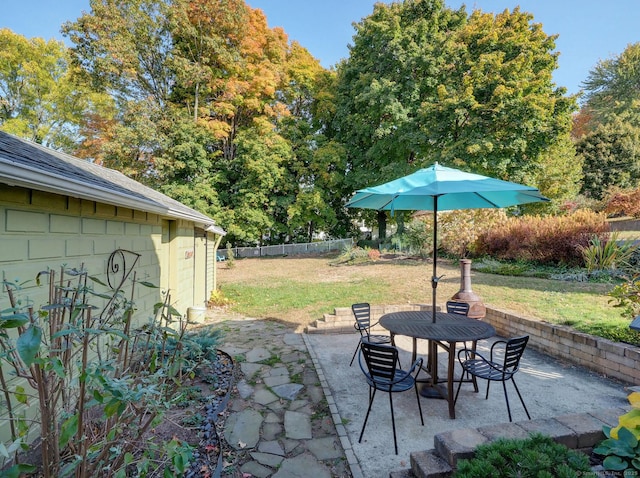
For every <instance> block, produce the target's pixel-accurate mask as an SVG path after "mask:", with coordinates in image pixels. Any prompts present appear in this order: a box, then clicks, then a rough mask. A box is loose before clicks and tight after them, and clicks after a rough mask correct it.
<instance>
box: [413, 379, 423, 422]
mask: <svg viewBox="0 0 640 478" xmlns="http://www.w3.org/2000/svg"><path fill="white" fill-rule="evenodd" d="M413 388H414V389H415V391H416V400H417V401H418V410H420V422H421V423H422V426H424V418H423V417H422V405H421V404H420V393H419V392H418V382H416V383H415V384H414V386H413Z"/></svg>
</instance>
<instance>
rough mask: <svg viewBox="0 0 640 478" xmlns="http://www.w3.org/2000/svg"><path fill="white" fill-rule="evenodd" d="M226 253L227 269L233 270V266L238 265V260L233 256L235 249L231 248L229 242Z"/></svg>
mask: <svg viewBox="0 0 640 478" xmlns="http://www.w3.org/2000/svg"><path fill="white" fill-rule="evenodd" d="M226 251H227V267H228V268H229V269H232V268H233V266H235V265H236V263H235V260H236V258H235V256H234V255H233V248H232V247H231V243H230V242H227V246H226Z"/></svg>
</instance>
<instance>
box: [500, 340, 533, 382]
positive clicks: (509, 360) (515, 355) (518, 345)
mask: <svg viewBox="0 0 640 478" xmlns="http://www.w3.org/2000/svg"><path fill="white" fill-rule="evenodd" d="M528 341H529V336H528V335H524V336H522V337H514V338H512V339H509V340H508V341H507V345H506V347H505V351H504V370H508V371H510V372H511V373H515V372H516V371H517V370H518V367H519V366H520V358H521V357H522V354H523V353H524V349H525V347H526V346H527V342H528Z"/></svg>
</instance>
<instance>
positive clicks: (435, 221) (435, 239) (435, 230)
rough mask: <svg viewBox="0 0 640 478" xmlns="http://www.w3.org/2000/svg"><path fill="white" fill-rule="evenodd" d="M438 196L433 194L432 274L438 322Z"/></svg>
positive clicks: (433, 316) (433, 314)
mask: <svg viewBox="0 0 640 478" xmlns="http://www.w3.org/2000/svg"><path fill="white" fill-rule="evenodd" d="M437 260H438V196H433V275H432V276H431V322H433V323H435V322H436V289H437V288H438V276H437V275H436V274H437V268H438V266H437Z"/></svg>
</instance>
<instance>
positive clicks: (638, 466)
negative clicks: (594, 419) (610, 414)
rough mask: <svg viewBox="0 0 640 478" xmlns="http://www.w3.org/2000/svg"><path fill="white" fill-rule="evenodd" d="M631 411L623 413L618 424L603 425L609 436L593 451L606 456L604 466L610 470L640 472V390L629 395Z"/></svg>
mask: <svg viewBox="0 0 640 478" xmlns="http://www.w3.org/2000/svg"><path fill="white" fill-rule="evenodd" d="M628 398H629V403H630V404H631V406H632V409H631V411H629V412H627V413H625V414H624V415H621V416H620V418H619V419H618V426H616V427H615V428H611V427H609V426H604V427H602V430H603V431H604V434H605V436H606V437H607V438H606V439H605V440H604V441H602V442H601V443H600V444H599V445H598V446H597V447H595V448H594V449H593V452H594V453H595V454H597V455H602V456H604V457H605V458H604V460H603V462H602V466H603V467H604V469H605V470H608V471H624V470H635V474H637V473H638V472H640V442H639V441H638V439H639V438H640V392H633V393H632V394H630V395H629V397H628Z"/></svg>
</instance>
